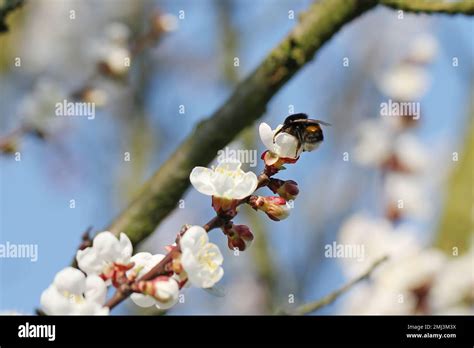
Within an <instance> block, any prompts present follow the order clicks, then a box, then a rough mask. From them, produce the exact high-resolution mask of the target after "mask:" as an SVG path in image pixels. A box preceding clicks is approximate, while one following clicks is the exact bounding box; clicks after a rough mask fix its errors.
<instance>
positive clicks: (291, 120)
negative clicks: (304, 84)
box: [273, 114, 330, 156]
mask: <svg viewBox="0 0 474 348" xmlns="http://www.w3.org/2000/svg"><path fill="white" fill-rule="evenodd" d="M320 125H324V126H330V124H329V123H326V122H323V121H320V120H313V119H310V118H308V115H306V114H293V115H290V116H288V117H287V118H286V119H285V122H284V123H283V126H282V127H281V128H280V129H279V130H278V131H277V132H275V134H274V135H273V142H275V137H276V136H277V135H278V134H280V133H281V132H285V133H288V134H291V135H293V136H294V137H295V138H296V139H298V146H297V147H296V154H295V156H296V155H298V152H299V151H300V149H301V148H303V151H313V150H314V149H316V148H317V147H318V146H319V144H321V142H322V141H323V140H324V135H323V130H322V129H321V127H320Z"/></svg>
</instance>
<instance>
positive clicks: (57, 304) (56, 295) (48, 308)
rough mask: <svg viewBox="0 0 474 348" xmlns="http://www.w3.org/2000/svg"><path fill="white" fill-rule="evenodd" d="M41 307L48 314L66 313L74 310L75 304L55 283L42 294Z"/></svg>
mask: <svg viewBox="0 0 474 348" xmlns="http://www.w3.org/2000/svg"><path fill="white" fill-rule="evenodd" d="M40 303H41V309H42V310H43V311H44V312H45V313H46V314H47V315H64V314H69V313H71V311H72V308H73V304H72V303H71V302H70V301H69V300H68V299H67V298H66V297H65V296H64V295H63V294H61V293H60V292H59V291H58V289H57V288H56V287H55V286H54V285H50V286H49V287H48V288H47V289H46V290H44V291H43V293H42V294H41V299H40Z"/></svg>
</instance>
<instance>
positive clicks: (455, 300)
mask: <svg viewBox="0 0 474 348" xmlns="http://www.w3.org/2000/svg"><path fill="white" fill-rule="evenodd" d="M473 265H474V252H473V251H472V250H471V251H470V252H468V253H466V254H465V255H463V256H456V257H454V258H451V259H450V260H449V261H448V262H447V263H446V265H445V267H443V269H441V270H440V272H439V273H438V274H437V276H436V278H435V279H434V282H433V286H432V289H431V291H430V294H429V303H430V307H431V308H432V310H433V311H434V313H436V314H471V315H472V314H474V267H473Z"/></svg>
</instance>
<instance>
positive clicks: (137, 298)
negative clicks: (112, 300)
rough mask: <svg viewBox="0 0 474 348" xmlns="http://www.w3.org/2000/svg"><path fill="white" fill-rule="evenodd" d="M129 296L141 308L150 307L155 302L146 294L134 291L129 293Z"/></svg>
mask: <svg viewBox="0 0 474 348" xmlns="http://www.w3.org/2000/svg"><path fill="white" fill-rule="evenodd" d="M130 298H131V299H132V301H133V303H135V304H136V305H137V306H139V307H143V308H147V307H151V306H153V305H155V304H156V300H155V299H154V298H153V297H151V296H148V295H143V294H137V293H134V294H132V295H130Z"/></svg>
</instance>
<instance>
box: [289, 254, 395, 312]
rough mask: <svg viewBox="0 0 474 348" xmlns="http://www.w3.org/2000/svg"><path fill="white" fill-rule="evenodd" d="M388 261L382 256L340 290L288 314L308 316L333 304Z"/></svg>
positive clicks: (386, 257)
mask: <svg viewBox="0 0 474 348" xmlns="http://www.w3.org/2000/svg"><path fill="white" fill-rule="evenodd" d="M387 259H388V256H384V257H382V258H381V259H379V260H377V261H375V262H374V263H373V264H372V266H370V268H369V269H368V270H367V271H366V272H365V273H363V274H361V275H360V276H358V277H357V278H355V279H353V280H351V281H350V282H349V283H347V284H346V285H344V286H343V287H342V288H340V289H337V290H336V291H333V292H332V293H330V294H329V295H326V296H325V297H323V298H321V299H319V300H317V301H314V302H310V303H306V304H304V305H301V306H299V307H297V308H296V309H295V310H294V311H291V312H290V313H289V314H293V315H304V314H309V313H312V312H315V311H317V310H319V309H321V308H323V307H325V306H327V305H329V304H331V303H333V302H334V301H336V300H337V299H338V298H339V296H341V295H343V294H345V293H346V292H347V291H348V290H350V289H351V288H352V287H353V286H354V285H356V284H357V283H359V282H361V281H362V280H364V279H367V278H369V277H370V275H371V274H372V272H373V271H374V270H375V269H376V268H377V267H378V266H379V265H380V264H381V263H383V262H385V261H386V260H387Z"/></svg>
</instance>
